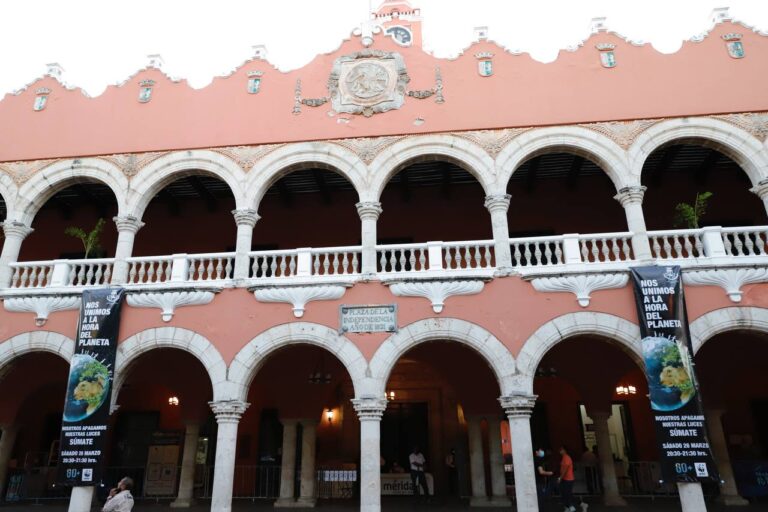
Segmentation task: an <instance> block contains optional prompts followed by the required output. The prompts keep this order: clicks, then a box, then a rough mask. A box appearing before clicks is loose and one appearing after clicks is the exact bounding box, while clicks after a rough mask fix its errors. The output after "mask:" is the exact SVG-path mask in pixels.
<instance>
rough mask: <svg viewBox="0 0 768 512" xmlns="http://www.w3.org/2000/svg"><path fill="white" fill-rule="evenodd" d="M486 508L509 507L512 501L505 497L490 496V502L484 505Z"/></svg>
mask: <svg viewBox="0 0 768 512" xmlns="http://www.w3.org/2000/svg"><path fill="white" fill-rule="evenodd" d="M485 506H486V507H511V506H512V500H510V499H509V497H507V496H491V500H490V501H489V502H488V503H487V504H486V505H485Z"/></svg>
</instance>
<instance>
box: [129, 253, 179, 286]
mask: <svg viewBox="0 0 768 512" xmlns="http://www.w3.org/2000/svg"><path fill="white" fill-rule="evenodd" d="M172 267H173V257H172V256H139V257H135V256H134V257H131V258H128V284H154V283H165V282H168V281H170V280H171V270H172Z"/></svg>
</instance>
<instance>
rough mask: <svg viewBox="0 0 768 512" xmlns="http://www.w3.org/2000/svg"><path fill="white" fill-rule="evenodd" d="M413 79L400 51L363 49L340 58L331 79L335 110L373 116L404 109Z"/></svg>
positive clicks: (332, 100) (331, 92) (329, 82)
mask: <svg viewBox="0 0 768 512" xmlns="http://www.w3.org/2000/svg"><path fill="white" fill-rule="evenodd" d="M409 80H410V78H409V77H408V74H407V73H406V70H405V63H404V62H403V58H402V57H401V56H400V54H398V53H394V52H383V51H380V50H363V51H360V52H357V53H353V54H351V55H344V56H342V57H339V58H338V59H336V61H335V62H334V64H333V70H332V71H331V76H330V78H329V79H328V90H329V92H330V97H331V102H332V105H333V110H335V111H336V112H339V113H346V114H363V115H364V116H366V117H369V116H371V115H373V114H376V113H379V112H386V111H388V110H392V109H396V108H400V106H402V104H403V101H404V97H405V86H406V84H407V83H408V82H409Z"/></svg>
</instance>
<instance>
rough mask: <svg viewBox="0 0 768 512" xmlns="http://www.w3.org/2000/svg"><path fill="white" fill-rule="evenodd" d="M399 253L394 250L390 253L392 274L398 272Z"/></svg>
mask: <svg viewBox="0 0 768 512" xmlns="http://www.w3.org/2000/svg"><path fill="white" fill-rule="evenodd" d="M396 252H397V251H395V250H394V249H393V250H391V251H390V252H389V270H390V272H395V271H397V257H396V255H395V253H396Z"/></svg>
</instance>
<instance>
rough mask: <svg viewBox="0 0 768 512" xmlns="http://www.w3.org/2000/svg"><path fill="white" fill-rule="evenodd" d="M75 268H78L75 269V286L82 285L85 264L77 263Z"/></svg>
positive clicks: (83, 282)
mask: <svg viewBox="0 0 768 512" xmlns="http://www.w3.org/2000/svg"><path fill="white" fill-rule="evenodd" d="M77 268H79V269H80V270H78V271H77V283H76V286H83V285H84V284H86V282H85V265H78V266H77Z"/></svg>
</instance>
